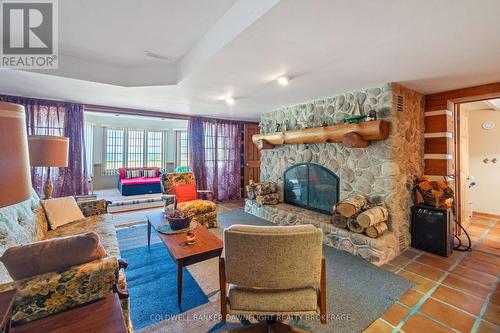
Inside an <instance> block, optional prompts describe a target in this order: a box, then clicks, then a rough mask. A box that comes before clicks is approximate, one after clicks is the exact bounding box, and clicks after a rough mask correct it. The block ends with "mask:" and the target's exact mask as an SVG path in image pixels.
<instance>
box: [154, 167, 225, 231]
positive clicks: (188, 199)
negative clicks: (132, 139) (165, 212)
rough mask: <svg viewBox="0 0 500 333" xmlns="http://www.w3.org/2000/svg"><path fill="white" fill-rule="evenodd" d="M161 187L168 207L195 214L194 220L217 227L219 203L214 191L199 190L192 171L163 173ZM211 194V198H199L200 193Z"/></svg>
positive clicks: (208, 226)
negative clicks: (216, 202) (215, 198)
mask: <svg viewBox="0 0 500 333" xmlns="http://www.w3.org/2000/svg"><path fill="white" fill-rule="evenodd" d="M161 189H162V193H163V196H162V198H163V200H164V201H165V207H166V208H167V209H169V208H171V209H173V208H174V207H176V208H177V209H178V210H180V211H183V212H189V213H192V214H194V217H193V220H195V221H197V222H198V223H200V224H201V225H203V226H205V227H207V228H216V227H217V226H218V223H217V205H216V204H215V202H214V201H213V193H212V191H207V190H198V189H197V188H196V182H195V178H194V174H193V173H192V172H178V173H164V174H162V175H161ZM203 194H204V195H211V196H212V197H211V200H202V199H199V195H203Z"/></svg>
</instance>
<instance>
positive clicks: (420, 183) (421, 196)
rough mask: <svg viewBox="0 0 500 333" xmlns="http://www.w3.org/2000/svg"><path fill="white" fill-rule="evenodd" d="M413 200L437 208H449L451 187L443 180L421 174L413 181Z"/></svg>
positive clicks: (451, 203)
mask: <svg viewBox="0 0 500 333" xmlns="http://www.w3.org/2000/svg"><path fill="white" fill-rule="evenodd" d="M415 201H416V202H417V203H424V204H426V205H429V206H433V207H437V208H451V206H452V205H453V189H452V188H451V186H449V185H448V184H447V183H446V182H445V181H444V180H432V179H431V178H429V177H426V176H422V177H419V178H417V180H416V181H415Z"/></svg>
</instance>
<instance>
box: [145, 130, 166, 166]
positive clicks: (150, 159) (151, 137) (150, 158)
mask: <svg viewBox="0 0 500 333" xmlns="http://www.w3.org/2000/svg"><path fill="white" fill-rule="evenodd" d="M146 150H147V157H146V166H148V167H161V165H162V151H163V132H161V131H157V132H153V131H149V132H148V142H147V145H146Z"/></svg>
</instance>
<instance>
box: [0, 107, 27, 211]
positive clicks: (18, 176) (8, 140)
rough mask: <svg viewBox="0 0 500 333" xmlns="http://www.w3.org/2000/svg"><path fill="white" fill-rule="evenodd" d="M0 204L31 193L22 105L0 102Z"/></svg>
mask: <svg viewBox="0 0 500 333" xmlns="http://www.w3.org/2000/svg"><path fill="white" fill-rule="evenodd" d="M0 171H1V173H2V176H1V177H0V208H1V207H5V206H10V205H13V204H16V203H19V202H22V201H25V200H28V199H29V198H30V196H31V175H30V164H29V157H28V136H27V135H26V119H25V113H24V106H22V105H18V104H12V103H5V102H0Z"/></svg>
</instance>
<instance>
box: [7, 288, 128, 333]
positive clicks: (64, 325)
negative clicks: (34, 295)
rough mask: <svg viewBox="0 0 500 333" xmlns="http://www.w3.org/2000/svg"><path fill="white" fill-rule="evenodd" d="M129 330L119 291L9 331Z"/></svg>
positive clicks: (104, 332) (94, 332) (103, 332)
mask: <svg viewBox="0 0 500 333" xmlns="http://www.w3.org/2000/svg"><path fill="white" fill-rule="evenodd" d="M33 332H37V333H49V332H51V333H68V332H71V333H88V332H92V333H127V327H126V326H125V319H124V318H123V313H122V309H121V306H120V300H119V299H118V295H117V294H115V293H113V294H111V295H109V296H108V297H106V298H103V299H100V300H97V301H95V302H93V303H89V304H85V305H82V306H79V307H76V308H72V309H69V310H66V311H63V312H59V313H56V314H53V315H50V316H48V317H45V318H41V319H37V320H33V321H30V322H29V323H26V324H23V325H19V326H15V327H13V328H12V329H11V331H10V333H33Z"/></svg>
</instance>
